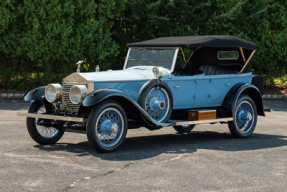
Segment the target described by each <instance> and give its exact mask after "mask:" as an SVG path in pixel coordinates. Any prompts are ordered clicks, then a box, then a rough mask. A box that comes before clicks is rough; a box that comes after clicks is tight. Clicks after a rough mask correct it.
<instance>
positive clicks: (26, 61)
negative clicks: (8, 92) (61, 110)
mask: <svg viewBox="0 0 287 192" xmlns="http://www.w3.org/2000/svg"><path fill="white" fill-rule="evenodd" d="M226 34H228V35H234V36H237V37H239V38H243V39H246V40H249V41H253V42H255V43H256V44H257V51H256V53H255V55H254V59H253V67H254V68H255V71H256V72H257V73H260V74H262V75H264V77H265V81H266V82H267V83H268V82H269V83H272V82H273V79H274V78H273V77H276V76H282V75H283V74H285V73H286V70H287V2H286V0H202V1H198V0H129V1H126V0H124V1H118V0H67V1H60V0H2V1H1V2H0V59H1V65H0V71H1V72H0V81H1V87H5V88H16V89H30V88H33V87H36V86H39V85H45V84H48V83H50V82H60V81H61V80H62V78H63V77H64V76H66V75H68V74H70V73H71V72H74V71H75V70H76V65H75V63H76V62H77V61H78V60H82V59H85V62H84V63H83V65H82V68H81V70H82V71H93V70H94V68H95V66H96V65H99V66H100V68H101V70H107V69H110V68H112V69H121V68H122V66H123V63H124V59H125V57H126V52H127V47H126V44H127V43H131V42H136V41H142V40H148V39H152V38H156V37H163V36H186V35H226ZM184 52H185V57H186V59H188V57H189V55H190V53H191V51H190V50H184ZM178 60H179V63H180V65H181V64H184V61H183V58H182V57H180V58H178Z"/></svg>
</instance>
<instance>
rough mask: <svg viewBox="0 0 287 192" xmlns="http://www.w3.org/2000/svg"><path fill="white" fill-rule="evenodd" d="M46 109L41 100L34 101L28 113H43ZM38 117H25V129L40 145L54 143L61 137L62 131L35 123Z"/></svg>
mask: <svg viewBox="0 0 287 192" xmlns="http://www.w3.org/2000/svg"><path fill="white" fill-rule="evenodd" d="M45 112H46V109H45V107H44V105H43V104H42V102H40V101H37V100H36V101H34V102H33V103H32V105H31V106H30V108H29V111H28V113H45ZM39 121H40V119H38V118H31V117H27V121H26V123H27V129H28V132H29V134H30V136H31V137H32V139H33V140H34V141H36V142H37V143H39V144H41V145H47V144H54V143H56V142H57V141H59V140H60V139H61V137H62V136H63V134H64V131H62V130H58V129H56V128H54V127H45V126H42V125H37V122H39Z"/></svg>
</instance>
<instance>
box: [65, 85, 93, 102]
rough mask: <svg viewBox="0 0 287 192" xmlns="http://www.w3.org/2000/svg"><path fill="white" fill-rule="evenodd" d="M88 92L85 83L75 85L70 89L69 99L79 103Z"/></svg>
mask: <svg viewBox="0 0 287 192" xmlns="http://www.w3.org/2000/svg"><path fill="white" fill-rule="evenodd" d="M88 93H89V91H88V88H87V87H86V86H85V85H73V86H72V87H71V89H70V91H69V99H70V101H71V102H72V103H73V104H75V105H78V104H80V103H81V102H82V100H83V98H84V97H85V96H86V95H87V94H88Z"/></svg>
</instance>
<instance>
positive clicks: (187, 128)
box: [173, 125, 195, 133]
mask: <svg viewBox="0 0 287 192" xmlns="http://www.w3.org/2000/svg"><path fill="white" fill-rule="evenodd" d="M194 127H195V125H180V126H173V128H174V129H175V130H176V131H177V132H179V133H189V132H190V131H191V130H192V129H193V128H194Z"/></svg>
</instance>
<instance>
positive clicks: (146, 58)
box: [126, 48, 177, 70]
mask: <svg viewBox="0 0 287 192" xmlns="http://www.w3.org/2000/svg"><path fill="white" fill-rule="evenodd" d="M176 50H177V49H176V48H173V49H166V48H165V49H152V48H150V49H134V48H131V49H130V52H129V55H128V58H127V61H126V62H127V64H126V69H127V68H130V67H136V66H156V67H164V68H166V69H168V70H171V68H172V64H173V58H174V56H175V53H176Z"/></svg>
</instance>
